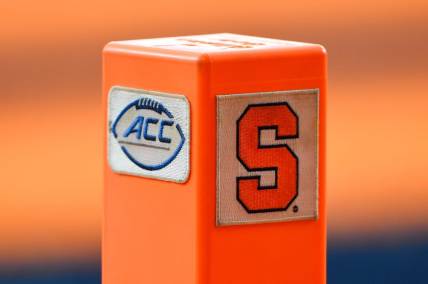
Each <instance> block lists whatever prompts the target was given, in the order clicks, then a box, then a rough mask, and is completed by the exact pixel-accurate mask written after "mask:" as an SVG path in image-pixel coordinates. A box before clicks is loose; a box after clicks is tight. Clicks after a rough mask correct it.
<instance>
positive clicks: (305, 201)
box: [216, 89, 318, 225]
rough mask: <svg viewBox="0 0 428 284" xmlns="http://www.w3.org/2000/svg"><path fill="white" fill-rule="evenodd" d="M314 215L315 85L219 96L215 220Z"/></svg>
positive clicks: (275, 219)
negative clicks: (285, 89) (305, 88)
mask: <svg viewBox="0 0 428 284" xmlns="http://www.w3.org/2000/svg"><path fill="white" fill-rule="evenodd" d="M317 215H318V90H317V89H314V90H297V91H284V92H270V93H255V94H235V95H220V96H217V214H216V217H217V224H218V225H233V224H244V223H260V222H278V221H291V220H301V219H315V218H317Z"/></svg>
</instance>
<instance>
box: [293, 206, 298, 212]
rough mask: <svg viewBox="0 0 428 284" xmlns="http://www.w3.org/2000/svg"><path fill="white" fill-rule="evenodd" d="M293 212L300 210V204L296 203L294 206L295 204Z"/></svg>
mask: <svg viewBox="0 0 428 284" xmlns="http://www.w3.org/2000/svg"><path fill="white" fill-rule="evenodd" d="M293 212H294V213H297V212H299V206H297V205H294V206H293Z"/></svg>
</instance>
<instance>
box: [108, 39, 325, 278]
mask: <svg viewBox="0 0 428 284" xmlns="http://www.w3.org/2000/svg"><path fill="white" fill-rule="evenodd" d="M165 78H168V79H167V80H165ZM103 79H104V84H103V97H104V109H106V107H107V104H106V103H107V102H106V98H107V94H108V91H109V89H110V88H111V87H112V86H114V85H121V86H127V87H132V88H140V89H148V90H156V91H162V92H170V93H179V94H184V95H186V96H187V98H188V99H189V101H190V105H191V150H190V153H191V154H190V158H191V160H190V166H191V171H190V177H189V180H188V181H187V182H186V183H185V184H177V183H171V182H164V181H159V180H153V179H146V178H141V177H133V176H127V175H119V174H116V173H113V172H112V171H111V169H110V167H109V166H108V164H107V161H106V160H104V164H105V166H104V172H105V179H104V181H105V188H104V196H105V197H104V206H105V207H104V208H105V209H104V212H105V215H104V230H103V281H104V284H117V283H165V284H166V283H189V284H191V283H199V284H202V283H203V284H205V283H211V284H220V283H247V284H252V283H254V284H256V283H257V284H260V283H266V284H267V283H270V284H272V283H325V272H326V271H325V269H326V266H325V265H326V264H325V263H326V262H325V261H326V259H325V258H326V247H325V244H326V208H325V151H324V149H325V119H326V117H325V99H326V94H325V92H326V55H325V52H324V49H323V48H321V47H320V46H317V45H305V46H298V47H287V48H284V47H282V48H280V47H275V48H268V49H251V48H250V49H247V50H235V51H233V52H212V53H210V52H208V53H205V52H189V51H171V50H164V49H158V48H144V47H137V48H136V47H133V46H129V45H126V44H124V43H111V44H109V45H108V46H107V47H106V48H105V50H104V76H103ZM309 88H319V89H320V140H319V148H320V153H319V159H320V167H319V218H318V220H311V221H298V222H280V223H271V224H252V225H241V226H227V227H216V225H215V206H216V199H215V196H216V162H215V161H216V131H215V129H216V105H215V97H216V95H219V94H220V95H221V94H231V93H250V92H259V91H276V90H294V89H309ZM104 117H106V116H105V115H104ZM104 156H106V155H104Z"/></svg>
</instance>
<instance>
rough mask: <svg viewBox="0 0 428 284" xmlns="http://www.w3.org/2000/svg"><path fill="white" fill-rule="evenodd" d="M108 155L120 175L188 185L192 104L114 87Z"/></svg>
mask: <svg viewBox="0 0 428 284" xmlns="http://www.w3.org/2000/svg"><path fill="white" fill-rule="evenodd" d="M108 128H109V133H108V135H109V143H108V156H109V162H110V166H111V167H112V169H113V170H114V171H116V172H119V173H127V174H133V175H139V176H146V177H152V178H157V179H163V180H171V181H176V182H184V181H186V180H187V177H188V174H189V104H188V101H187V99H186V98H185V97H184V96H179V95H170V94H163V93H157V92H151V91H144V90H135V89H129V88H123V87H114V88H112V90H111V91H110V94H109V127H108Z"/></svg>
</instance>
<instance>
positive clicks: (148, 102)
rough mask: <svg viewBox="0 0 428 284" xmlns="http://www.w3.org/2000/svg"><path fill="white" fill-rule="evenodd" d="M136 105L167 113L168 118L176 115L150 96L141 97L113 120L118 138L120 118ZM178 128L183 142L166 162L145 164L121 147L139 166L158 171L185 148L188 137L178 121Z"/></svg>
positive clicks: (114, 133) (137, 107)
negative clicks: (117, 130)
mask: <svg viewBox="0 0 428 284" xmlns="http://www.w3.org/2000/svg"><path fill="white" fill-rule="evenodd" d="M133 107H135V109H136V110H139V109H150V110H153V111H155V112H157V113H159V114H161V115H162V113H165V114H166V115H167V116H168V118H170V119H173V118H174V116H173V115H172V114H171V113H170V112H169V111H168V109H167V108H165V107H164V105H163V104H161V103H159V102H157V101H155V100H153V99H150V98H139V99H137V100H135V101H133V102H131V103H130V104H128V105H127V106H126V107H125V108H124V109H123V110H122V111H121V112H120V113H119V115H118V116H117V118H116V119H115V120H114V122H113V126H112V133H113V136H114V138H115V139H117V136H118V135H117V132H116V126H117V124H118V122H119V121H120V119H121V118H122V116H123V115H124V114H125V113H126V112H127V111H128V110H130V109H131V108H133ZM176 128H177V130H178V133H179V134H180V137H181V142H180V144H179V145H178V147H177V148H176V149H175V151H174V153H173V154H172V155H171V157H169V158H168V159H167V160H165V161H164V162H162V163H160V164H158V165H146V164H143V163H141V162H139V161H137V160H136V159H135V158H134V157H133V156H132V155H131V153H129V152H128V150H126V147H125V146H122V145H121V146H120V148H121V149H122V151H123V153H125V155H126V156H127V157H128V159H129V160H131V161H132V162H133V163H134V164H136V165H137V166H138V167H140V168H142V169H145V170H148V171H156V170H160V169H162V168H164V167H166V166H168V165H169V164H170V163H171V162H172V161H174V159H175V158H176V157H177V155H178V153H180V151H181V148H183V145H184V142H185V141H186V138H185V137H184V134H183V131H182V130H181V127H180V125H179V124H178V123H177V124H176Z"/></svg>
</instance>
